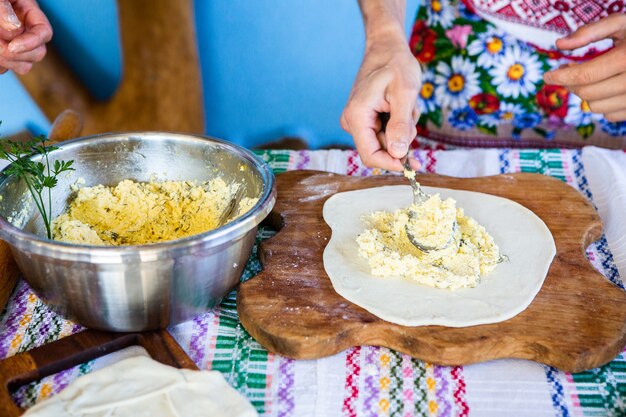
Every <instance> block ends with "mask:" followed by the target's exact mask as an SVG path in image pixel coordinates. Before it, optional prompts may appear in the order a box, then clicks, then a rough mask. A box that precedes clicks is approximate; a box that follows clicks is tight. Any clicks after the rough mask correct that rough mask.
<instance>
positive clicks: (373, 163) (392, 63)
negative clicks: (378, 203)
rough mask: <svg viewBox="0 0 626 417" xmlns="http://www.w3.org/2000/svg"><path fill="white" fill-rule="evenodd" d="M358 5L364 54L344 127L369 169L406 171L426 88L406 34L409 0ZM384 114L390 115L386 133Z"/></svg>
mask: <svg viewBox="0 0 626 417" xmlns="http://www.w3.org/2000/svg"><path fill="white" fill-rule="evenodd" d="M359 6H360V8H361V13H362V15H363V22H364V24H365V37H366V41H365V55H364V57H363V62H362V63H361V68H360V69H359V72H358V74H357V76H356V79H355V81H354V85H353V87H352V91H351V92H350V97H349V98H348V103H347V104H346V107H345V109H344V111H343V114H342V115H341V126H342V127H343V129H344V130H345V131H346V132H348V133H350V134H351V135H352V136H353V138H354V143H355V145H356V149H357V151H358V152H359V155H360V156H361V160H362V161H363V163H364V164H365V165H366V166H369V167H378V168H383V169H389V170H394V171H401V170H402V165H401V163H400V161H399V159H398V158H401V157H403V156H404V155H405V154H406V153H407V151H408V148H409V144H410V143H411V141H413V139H414V138H415V136H416V134H417V131H416V128H415V125H416V123H417V119H418V117H419V108H418V107H417V95H418V93H419V88H420V85H421V69H420V66H419V63H418V62H417V60H416V59H415V57H414V56H413V54H411V51H410V49H409V45H408V42H407V39H406V36H405V33H404V16H405V8H406V4H405V0H359ZM380 113H390V118H389V122H388V123H387V126H386V129H385V131H384V132H383V131H381V127H382V126H381V120H380V118H379V114H380ZM415 168H417V167H415Z"/></svg>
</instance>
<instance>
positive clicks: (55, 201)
mask: <svg viewBox="0 0 626 417" xmlns="http://www.w3.org/2000/svg"><path fill="white" fill-rule="evenodd" d="M37 158H39V157H38V156H36V157H33V159H35V160H37ZM55 160H65V161H68V160H74V165H73V167H74V168H75V171H73V172H69V173H63V174H62V175H61V176H60V177H59V182H58V184H57V186H56V187H55V188H54V189H53V192H52V213H51V217H52V218H53V219H54V218H57V217H59V216H60V215H61V214H63V213H65V212H66V211H68V208H69V205H70V203H71V202H72V201H73V200H74V199H75V197H76V186H77V185H78V186H79V187H78V188H83V187H93V186H99V185H102V186H106V187H114V186H116V185H118V184H119V183H120V182H123V181H125V180H131V181H134V182H136V183H143V184H147V183H150V182H157V183H163V182H167V181H174V182H195V183H196V184H209V183H211V181H216V180H217V179H220V180H221V181H224V183H225V184H227V185H233V184H235V185H240V186H242V190H243V193H242V195H241V197H240V198H241V199H242V200H243V199H246V198H247V199H253V200H254V199H256V200H257V201H256V203H255V204H254V205H252V207H250V209H249V210H248V211H246V212H245V213H243V214H241V215H240V216H239V217H237V218H235V219H233V220H232V221H229V222H228V223H226V224H224V225H222V226H220V227H217V228H214V229H212V230H208V231H200V232H199V233H197V234H193V235H189V236H182V237H179V238H177V237H176V236H175V239H174V240H167V241H157V242H153V243H148V244H134V243H131V244H130V245H124V246H99V245H95V244H77V243H67V242H61V241H56V240H49V239H47V238H45V237H44V236H46V233H45V227H44V223H43V221H42V219H41V215H40V214H39V212H38V211H37V208H36V207H35V204H34V201H33V199H32V197H31V195H30V194H29V192H28V189H27V187H26V185H25V184H24V182H23V181H22V180H20V179H19V178H15V177H13V176H7V175H6V174H5V173H2V175H1V176H0V197H1V200H0V238H2V239H3V240H4V241H5V242H7V243H8V244H9V246H10V248H11V251H12V253H13V255H14V257H15V260H16V262H17V265H18V267H19V269H20V271H21V272H22V275H23V277H24V279H25V280H26V281H27V282H28V284H29V285H30V286H31V288H32V289H33V290H34V291H35V293H36V294H37V295H38V296H39V297H40V298H41V299H42V301H43V302H44V303H46V304H47V305H48V307H50V308H51V309H52V310H53V311H55V312H56V313H58V314H60V315H62V316H64V317H66V318H68V319H71V320H74V321H76V322H78V323H80V324H83V325H85V326H87V327H91V328H96V329H102V330H113V331H142V330H150V329H158V328H165V327H167V326H169V325H172V324H176V323H180V322H182V321H186V320H189V319H191V318H193V317H194V316H196V315H198V314H201V313H203V312H206V311H207V310H209V309H210V308H212V307H214V306H215V305H217V304H218V303H219V302H220V301H221V299H222V298H223V297H224V296H225V295H227V294H228V292H229V291H231V290H232V289H233V288H234V287H235V286H236V285H237V284H238V282H239V278H240V276H241V273H242V271H243V268H244V266H245V263H246V261H247V259H248V257H249V256H250V253H251V251H252V247H253V244H254V240H255V237H256V231H257V228H258V225H259V223H260V222H261V221H262V220H263V219H264V218H265V217H266V216H267V215H268V214H269V212H270V211H271V209H272V208H273V206H274V203H275V201H276V190H275V182H274V176H273V174H272V172H271V170H270V168H269V167H268V166H267V164H265V163H264V162H263V161H261V160H260V159H259V158H258V157H256V156H255V155H254V154H253V153H252V152H250V151H248V150H246V149H244V148H242V147H239V146H237V145H234V144H231V143H228V142H225V141H221V140H217V139H210V138H206V137H202V136H194V135H188V134H175V133H161V132H137V133H120V134H104V135H99V136H92V137H86V138H80V139H75V140H72V141H68V142H64V143H62V144H60V145H59V149H58V150H55V151H53V152H51V153H50V163H54V161H55ZM159 204H165V202H163V201H162V202H160V203H159ZM131 213H132V214H135V215H136V214H137V213H140V211H139V209H137V210H135V211H131ZM187 214H188V215H189V214H193V213H187ZM142 216H143V214H140V215H139V216H137V217H138V218H141V217H142ZM126 220H128V219H126ZM152 223H153V222H152ZM131 235H132V233H131Z"/></svg>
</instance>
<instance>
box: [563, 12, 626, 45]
mask: <svg viewBox="0 0 626 417" xmlns="http://www.w3.org/2000/svg"><path fill="white" fill-rule="evenodd" d="M624 29H626V18H624V16H623V15H621V14H619V13H615V14H612V15H611V16H609V17H607V18H606V19H602V20H599V21H597V22H594V23H590V24H587V25H584V26H582V27H580V28H578V30H576V31H575V32H573V33H571V34H569V35H568V36H566V37H564V38H561V39H559V40H557V41H556V46H557V48H559V49H564V50H571V49H576V48H580V47H582V46H585V45H588V44H590V43H592V42H596V41H599V40H602V39H606V38H612V37H618V38H619V37H621V36H620V32H622V31H623V30H624Z"/></svg>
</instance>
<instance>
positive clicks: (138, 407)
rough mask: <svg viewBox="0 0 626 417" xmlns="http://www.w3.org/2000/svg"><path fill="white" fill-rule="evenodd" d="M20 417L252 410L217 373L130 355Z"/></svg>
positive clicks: (225, 416)
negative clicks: (180, 367)
mask: <svg viewBox="0 0 626 417" xmlns="http://www.w3.org/2000/svg"><path fill="white" fill-rule="evenodd" d="M24 416H25V417H57V416H70V417H74V416H89V417H105V416H106V417H115V416H150V417H169V416H172V417H174V416H176V417H178V416H186V417H193V416H198V417H200V416H221V417H252V416H257V412H256V410H255V409H254V408H253V407H252V405H251V404H250V403H249V402H248V401H247V400H246V399H245V398H244V397H243V396H242V395H241V394H239V393H238V392H237V391H235V389H234V388H232V387H230V386H229V385H228V384H227V383H226V381H225V380H224V377H223V376H222V374H221V373H219V372H218V371H191V370H188V369H177V368H173V367H171V366H167V365H163V364H161V363H160V362H157V361H155V360H154V359H151V358H147V357H145V356H135V357H131V358H128V359H124V360H122V361H120V362H117V363H115V364H113V365H111V366H107V367H105V368H102V369H100V370H97V371H94V372H92V373H90V374H87V375H83V376H81V377H80V378H78V379H76V380H75V381H74V382H72V383H71V384H70V385H68V386H67V387H66V388H65V389H64V390H63V391H61V392H60V393H59V394H57V395H55V396H53V397H52V398H49V399H47V400H44V401H42V402H40V403H38V404H36V405H34V406H33V407H31V408H29V409H28V410H27V411H26V413H25V414H24Z"/></svg>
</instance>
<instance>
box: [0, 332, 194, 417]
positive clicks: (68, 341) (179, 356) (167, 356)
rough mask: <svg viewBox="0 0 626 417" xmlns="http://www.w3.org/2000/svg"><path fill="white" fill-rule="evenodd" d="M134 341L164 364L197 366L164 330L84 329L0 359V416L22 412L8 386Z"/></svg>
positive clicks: (115, 349)
mask: <svg viewBox="0 0 626 417" xmlns="http://www.w3.org/2000/svg"><path fill="white" fill-rule="evenodd" d="M135 345H136V346H141V347H143V348H144V349H146V351H147V352H148V353H149V354H150V356H151V357H152V358H153V359H155V360H157V361H159V362H161V363H164V364H166V365H170V366H174V367H177V368H186V369H194V370H197V369H198V367H197V366H196V364H195V363H194V362H193V361H192V360H191V358H189V356H187V354H186V353H185V351H184V350H183V349H182V348H181V347H180V346H179V345H178V343H176V340H174V338H173V337H172V336H171V335H170V334H169V333H168V332H167V331H166V330H161V331H155V332H146V333H111V332H100V331H95V330H86V331H83V332H81V333H76V334H74V335H72V336H68V337H65V338H63V339H60V340H57V341H55V342H52V343H49V344H46V345H43V346H40V347H38V348H35V349H32V350H30V351H28V352H24V353H19V354H17V355H15V356H12V357H10V358H6V359H4V360H2V361H0V416H7V417H16V416H20V415H22V413H24V410H22V409H21V408H20V407H18V406H17V404H15V403H14V402H13V399H12V398H11V394H10V391H9V390H10V389H11V388H15V387H19V386H22V385H25V384H28V383H30V382H33V381H37V380H39V379H41V378H44V377H46V376H49V375H52V374H55V373H57V372H60V371H62V370H64V369H68V368H71V367H73V366H76V365H79V364H81V363H84V362H87V361H90V360H92V359H95V358H98V357H100V356H104V355H107V354H109V353H112V352H115V351H118V350H122V349H125V348H127V347H129V346H135Z"/></svg>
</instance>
